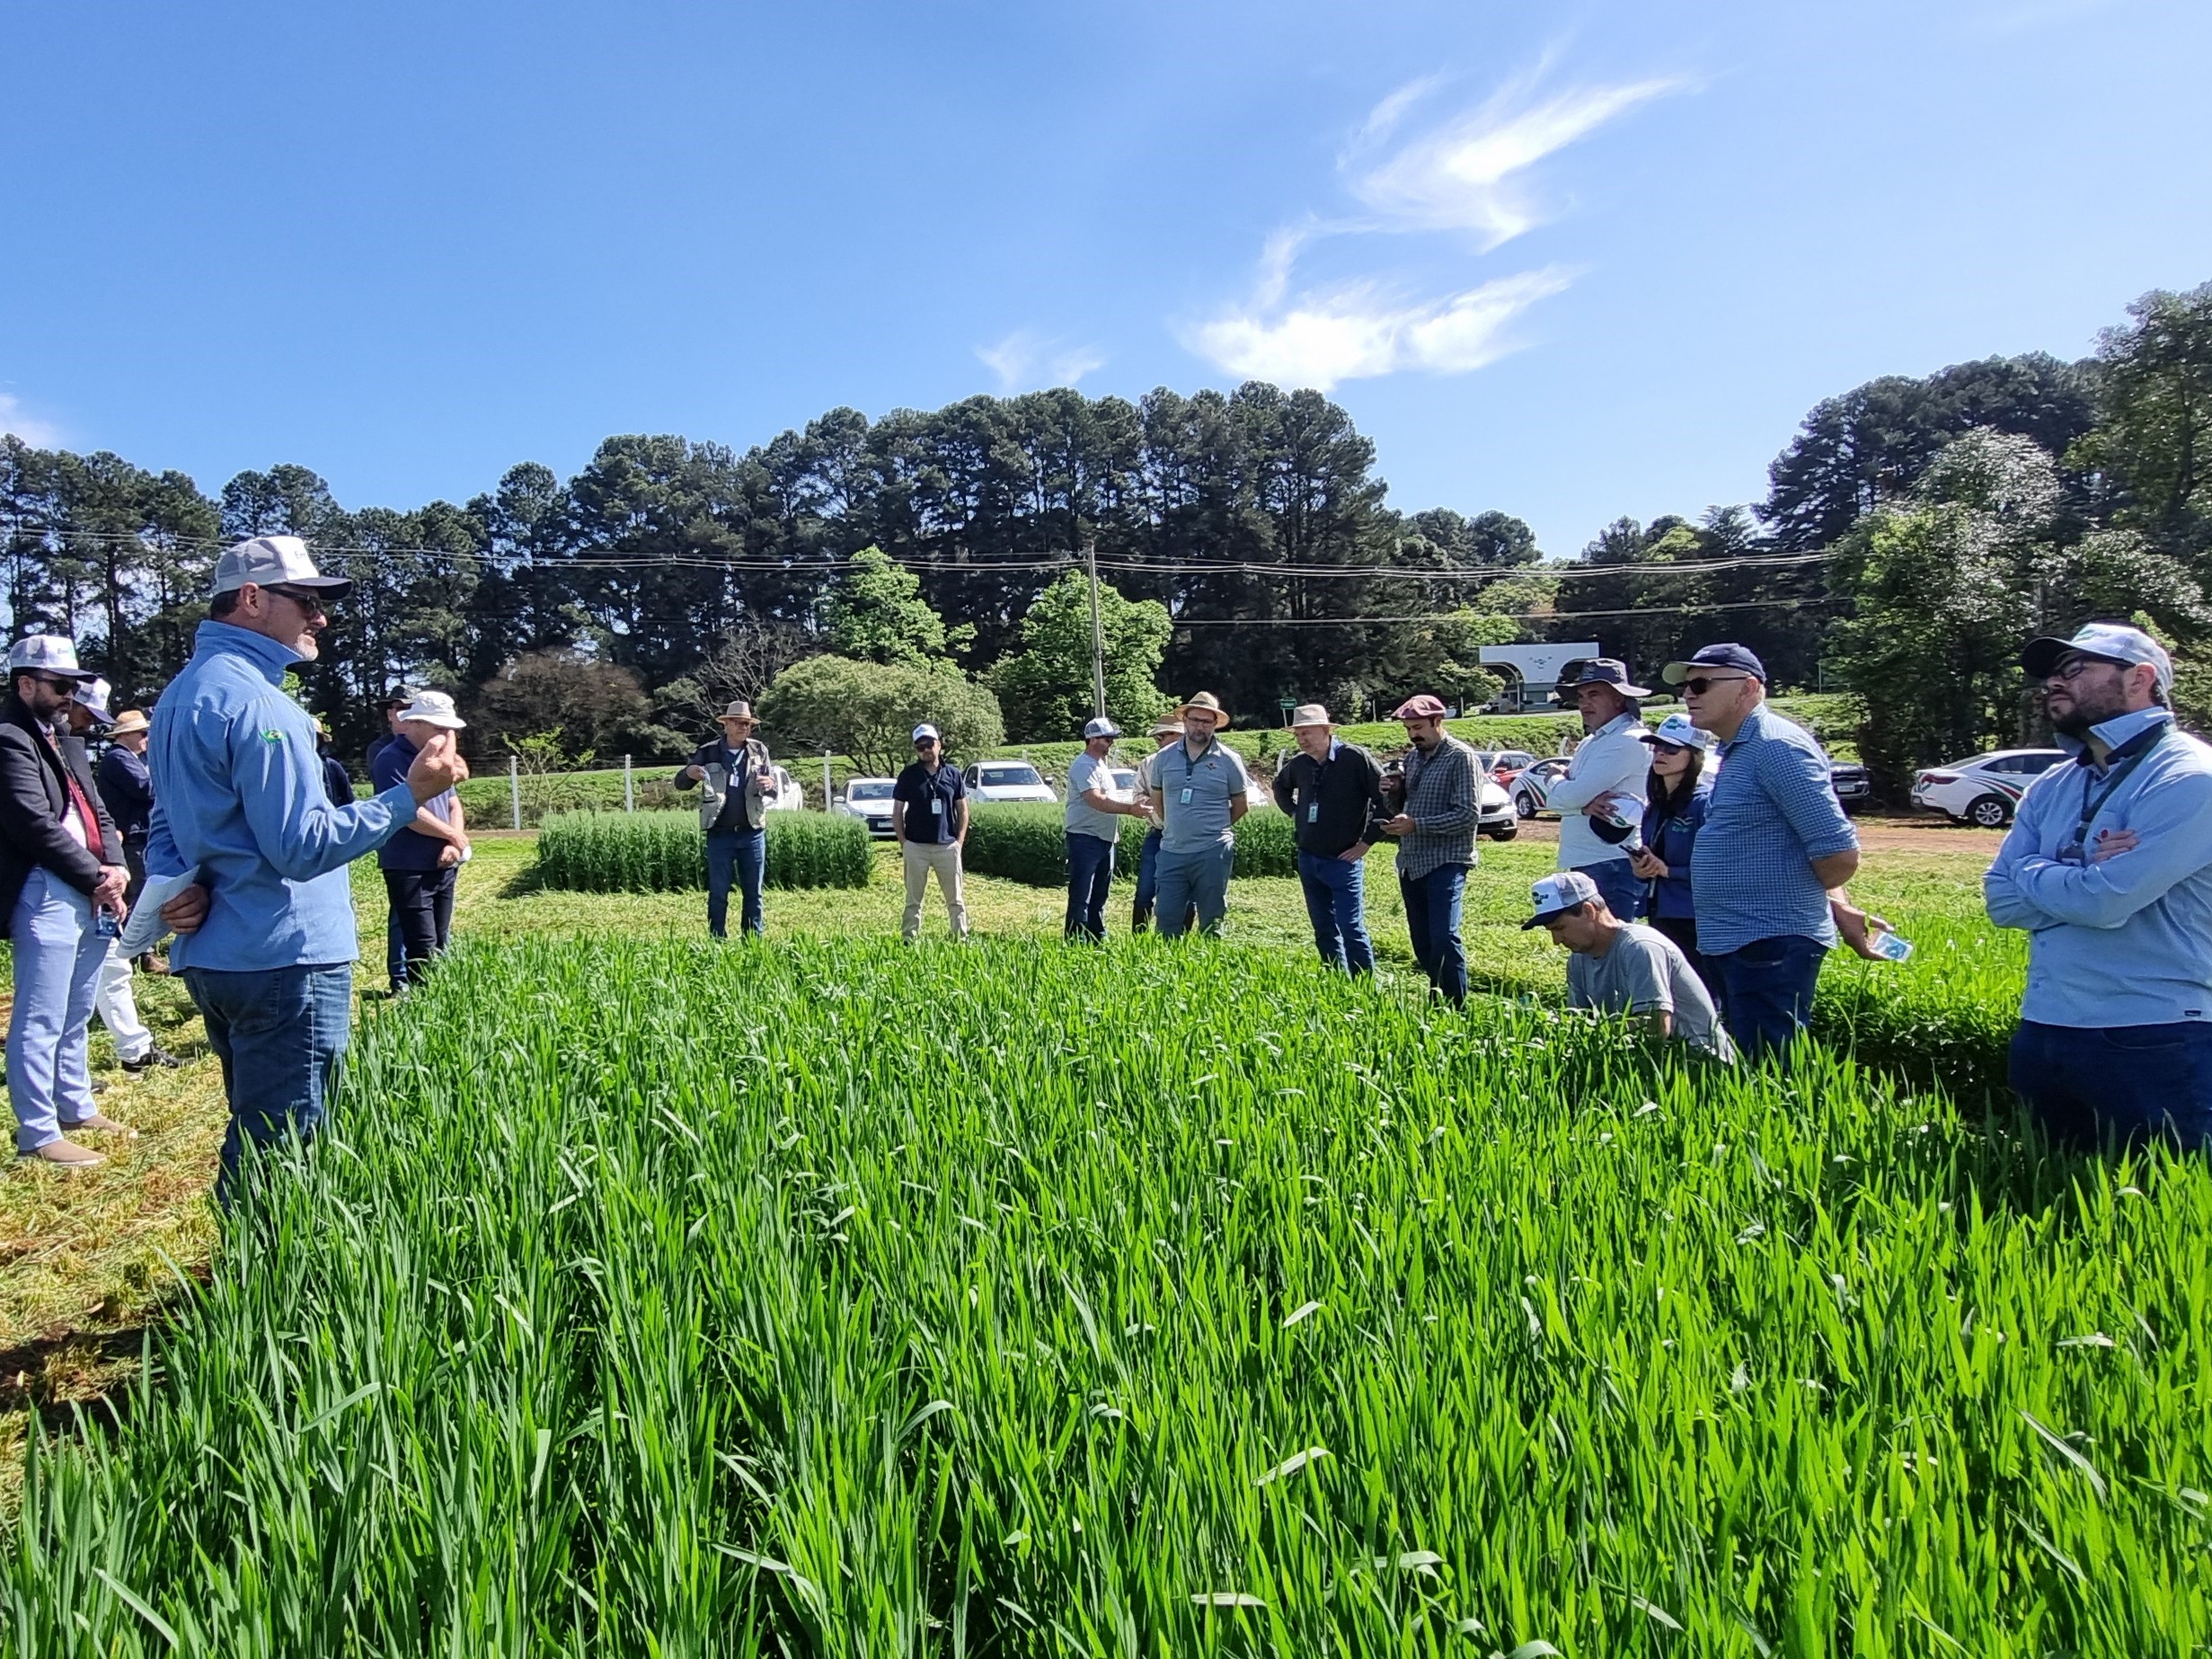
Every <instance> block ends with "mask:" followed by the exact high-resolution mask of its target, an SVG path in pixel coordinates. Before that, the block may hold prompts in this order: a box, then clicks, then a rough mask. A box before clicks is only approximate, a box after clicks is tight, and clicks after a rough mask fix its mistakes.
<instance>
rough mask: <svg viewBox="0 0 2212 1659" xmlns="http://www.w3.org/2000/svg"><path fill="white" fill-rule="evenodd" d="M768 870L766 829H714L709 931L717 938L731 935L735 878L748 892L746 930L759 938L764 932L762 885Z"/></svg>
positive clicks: (709, 856) (709, 852) (709, 841)
mask: <svg viewBox="0 0 2212 1659" xmlns="http://www.w3.org/2000/svg"><path fill="white" fill-rule="evenodd" d="M767 871H768V832H767V831H766V830H708V831H707V835H706V930H707V931H708V932H709V933H711V934H712V935H713V936H715V937H716V938H718V939H721V938H726V937H728V936H729V928H730V877H731V876H732V875H735V876H736V877H737V879H738V882H739V884H740V885H741V886H742V888H743V890H744V900H745V909H744V916H743V924H742V925H743V927H744V928H745V931H746V932H748V933H749V934H751V935H753V936H755V937H756V938H757V937H758V936H760V934H761V932H762V927H761V919H760V883H761V878H762V877H763V876H765V874H767Z"/></svg>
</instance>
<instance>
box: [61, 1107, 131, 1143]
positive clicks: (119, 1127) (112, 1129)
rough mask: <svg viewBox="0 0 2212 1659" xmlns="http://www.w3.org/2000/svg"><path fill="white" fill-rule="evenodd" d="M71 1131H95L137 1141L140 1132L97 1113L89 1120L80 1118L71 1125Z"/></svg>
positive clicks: (88, 1118) (101, 1113) (105, 1114)
mask: <svg viewBox="0 0 2212 1659" xmlns="http://www.w3.org/2000/svg"><path fill="white" fill-rule="evenodd" d="M69 1127H70V1128H71V1129H94V1130H98V1131H100V1132H101V1133H102V1134H103V1135H120V1136H122V1137H123V1139H124V1140H137V1138H138V1131H137V1130H135V1129H133V1128H132V1127H131V1126H130V1125H129V1124H128V1123H119V1122H116V1121H115V1120H114V1119H113V1118H111V1117H110V1116H109V1115H108V1114H107V1113H104V1112H95V1113H93V1114H92V1116H90V1117H87V1118H79V1119H78V1120H77V1121H76V1122H74V1123H72V1124H70V1125H69Z"/></svg>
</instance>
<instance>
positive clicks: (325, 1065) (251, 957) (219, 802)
mask: <svg viewBox="0 0 2212 1659" xmlns="http://www.w3.org/2000/svg"><path fill="white" fill-rule="evenodd" d="M352 585H353V584H352V583H351V582H349V581H346V580H345V579H343V578H341V577H333V576H323V575H322V574H320V573H318V572H317V571H316V570H315V567H314V561H313V560H312V559H310V558H309V556H308V554H307V546H306V544H305V542H303V541H301V540H300V539H299V537H296V536H263V537H255V538H254V539H253V540H252V541H247V542H241V543H240V544H238V545H237V546H234V547H231V548H228V549H226V550H225V552H224V554H223V555H222V557H221V558H220V559H218V560H217V562H216V567H215V592H214V598H213V599H212V601H211V603H210V604H209V606H208V621H206V622H204V623H202V624H201V625H200V626H199V634H198V636H197V638H196V639H195V641H194V648H193V653H192V660H191V661H190V662H188V663H186V664H185V666H184V670H183V671H182V672H181V673H180V674H179V675H178V676H177V677H176V679H173V680H172V681H171V682H170V684H169V688H168V689H167V690H166V691H164V692H163V694H162V698H161V701H160V702H159V703H158V704H156V705H155V709H154V727H153V736H152V740H151V741H150V742H149V744H148V746H147V751H146V759H147V764H148V767H150V769H151V771H152V773H153V777H154V817H153V824H152V831H151V835H150V837H149V838H148V841H147V845H146V869H147V873H148V875H149V877H153V878H158V877H162V876H173V875H179V874H184V873H186V872H193V873H196V874H197V878H198V879H197V881H196V883H195V884H194V885H192V886H190V887H189V888H187V889H185V891H184V892H182V893H181V894H180V895H179V896H177V897H176V898H174V899H173V900H170V901H169V903H167V904H166V905H164V907H163V909H162V918H163V919H164V921H165V922H167V923H168V924H169V925H170V926H171V927H174V928H175V929H176V930H177V934H178V939H177V942H176V945H175V946H174V948H173V950H172V951H171V952H170V957H169V962H170V969H171V971H173V972H176V973H179V974H181V975H182V976H183V979H184V984H185V989H187V990H188V991H190V993H191V998H192V1001H193V1004H194V1005H195V1006H196V1007H198V1008H199V1012H200V1016H201V1017H202V1018H203V1019H204V1020H205V1021H206V1022H207V1027H208V1043H209V1045H210V1046H212V1047H213V1048H214V1050H215V1051H216V1053H217V1057H219V1058H220V1059H221V1060H222V1062H223V1087H224V1092H225V1094H226V1096H228V1097H229V1101H230V1111H231V1120H230V1128H229V1130H228V1131H227V1132H226V1134H225V1136H224V1138H223V1173H222V1176H221V1178H220V1179H219V1180H218V1181H217V1187H216V1193H217V1198H218V1200H220V1199H222V1198H224V1197H226V1195H227V1193H228V1192H229V1190H230V1188H231V1187H232V1185H233V1184H234V1183H235V1182H236V1180H237V1178H238V1167H239V1160H240V1158H241V1156H242V1154H243V1150H244V1143H245V1142H246V1141H248V1140H251V1141H252V1142H253V1143H254V1144H255V1145H257V1146H267V1145H269V1144H270V1143H272V1142H274V1141H277V1140H282V1139H283V1138H284V1137H285V1136H286V1135H287V1134H288V1133H290V1134H296V1135H297V1136H298V1137H299V1138H300V1139H301V1140H306V1139H309V1138H310V1137H312V1136H313V1135H314V1131H315V1129H316V1127H317V1126H318V1125H319V1124H320V1123H321V1122H322V1119H323V1102H324V1100H325V1098H326V1096H328V1093H329V1091H330V1089H331V1087H332V1085H333V1084H334V1082H335V1081H336V1078H337V1069H338V1062H339V1057H340V1056H341V1054H342V1053H343V1052H344V1051H345V1046H346V1039H347V1035H348V1032H349V1026H350V1023H351V1017H352V990H353V962H354V958H355V957H356V955H357V954H358V949H357V944H356V941H357V936H358V935H357V929H356V927H355V924H354V917H353V896H352V891H351V887H350V884H349V882H348V880H347V877H346V865H349V864H350V863H351V862H352V861H353V860H354V859H356V858H358V857H360V856H363V855H364V854H367V853H373V852H375V851H376V849H377V848H378V847H382V846H383V845H384V843H385V841H387V840H388V839H390V838H392V837H393V836H394V835H395V834H397V833H398V832H399V831H400V830H403V829H404V828H405V827H406V826H407V825H408V824H410V823H411V822H413V821H414V817H415V809H416V808H417V807H418V806H420V805H422V804H423V803H427V802H429V801H431V800H433V799H435V798H436V797H437V796H438V795H439V794H442V793H444V792H445V791H446V790H447V789H449V788H451V787H452V786H453V785H455V784H456V783H458V782H459V781H460V780H461V779H463V778H465V777H466V776H468V766H467V763H466V762H465V761H464V760H463V759H461V757H460V755H459V754H458V752H457V751H456V749H455V747H454V741H453V735H452V733H450V732H440V733H439V734H438V736H437V737H435V738H433V739H432V740H431V741H429V742H428V743H427V744H425V745H424V747H423V749H422V752H421V753H420V754H419V755H418V756H417V757H416V758H415V761H414V764H413V765H412V766H411V767H410V768H409V770H408V774H407V776H406V778H405V780H404V781H403V782H402V783H400V784H398V785H394V786H393V787H392V788H389V789H387V790H385V792H384V793H383V794H378V795H376V796H373V797H371V798H370V799H368V800H367V801H360V802H356V803H353V804H351V805H349V806H340V805H336V804H333V803H332V801H331V799H330V797H329V795H328V794H326V793H325V792H324V790H323V762H322V757H321V756H320V754H318V753H317V751H316V746H315V732H314V722H313V720H312V719H311V718H310V717H309V716H308V714H307V711H306V710H305V709H304V708H302V707H300V705H298V704H296V703H295V702H294V701H293V700H292V699H291V698H290V697H288V696H286V695H285V693H284V689H283V687H284V676H285V671H286V670H288V669H289V668H290V667H291V666H292V665H293V664H294V663H296V662H302V661H314V658H315V656H316V655H317V647H316V643H315V635H316V634H318V633H320V632H321V631H322V629H323V627H324V626H326V625H327V618H326V616H325V613H324V607H325V605H327V604H330V603H333V602H335V601H336V600H338V599H342V598H344V597H345V594H346V592H347V591H348V590H349V589H350V588H351V587H352Z"/></svg>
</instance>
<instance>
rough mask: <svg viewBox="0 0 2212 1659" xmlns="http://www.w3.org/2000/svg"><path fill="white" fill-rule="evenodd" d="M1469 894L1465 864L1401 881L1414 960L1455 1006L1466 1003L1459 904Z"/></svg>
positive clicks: (1399, 884) (1399, 894) (1446, 867)
mask: <svg viewBox="0 0 2212 1659" xmlns="http://www.w3.org/2000/svg"><path fill="white" fill-rule="evenodd" d="M1466 892H1467V866H1466V865H1464V864H1447V865H1438V866H1437V867H1436V868H1435V869H1433V870H1431V871H1429V874H1426V875H1417V876H1414V877H1412V878H1411V879H1410V880H1409V879H1408V878H1407V877H1405V876H1400V877H1399V878H1398V896H1399V897H1400V898H1402V899H1403V900H1405V931H1406V935H1407V936H1408V937H1409V938H1410V939H1411V941H1412V945H1413V960H1414V961H1415V962H1417V963H1420V967H1421V971H1422V972H1423V973H1425V974H1427V975H1428V976H1429V984H1430V985H1432V986H1434V987H1435V988H1436V989H1438V990H1439V991H1441V992H1443V994H1444V995H1445V996H1447V997H1448V998H1451V999H1452V1001H1453V1003H1454V1004H1455V1005H1457V1004H1460V1003H1464V1002H1465V1001H1466V1000H1467V952H1466V947H1465V946H1464V945H1461V944H1460V942H1459V911H1460V901H1461V900H1463V899H1464V897H1465V896H1466Z"/></svg>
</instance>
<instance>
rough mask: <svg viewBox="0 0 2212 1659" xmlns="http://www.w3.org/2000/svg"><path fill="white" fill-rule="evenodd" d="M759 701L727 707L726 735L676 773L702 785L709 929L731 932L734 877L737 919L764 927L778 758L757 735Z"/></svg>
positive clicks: (751, 930) (681, 785)
mask: <svg viewBox="0 0 2212 1659" xmlns="http://www.w3.org/2000/svg"><path fill="white" fill-rule="evenodd" d="M721 725H722V734H721V738H720V739H719V740H718V741H714V742H711V743H704V744H702V745H701V746H700V747H699V749H698V750H697V751H696V752H695V753H694V754H693V756H692V758H691V761H690V764H689V765H687V766H686V767H685V768H684V769H683V770H682V771H680V772H678V773H677V775H676V786H677V788H678V789H689V788H691V787H692V786H693V785H698V786H699V788H700V790H701V794H700V796H699V827H700V828H701V829H702V830H705V831H706V930H707V931H708V932H709V933H711V934H712V935H713V936H715V937H716V938H718V939H721V938H726V937H728V936H729V926H730V881H731V879H732V878H733V877H734V878H735V879H736V881H737V882H738V883H739V887H740V888H741V889H742V890H743V897H744V906H745V909H744V912H743V915H742V917H741V918H740V921H739V925H740V926H741V927H743V928H744V930H745V932H746V933H748V934H749V935H751V936H753V937H754V938H758V937H759V936H761V933H762V932H763V931H764V928H763V924H762V920H761V901H760V892H761V885H762V883H763V882H764V881H765V879H766V876H767V873H768V803H769V802H770V801H771V800H772V799H774V795H775V762H774V760H772V759H769V755H768V746H767V745H766V744H765V743H764V742H762V741H760V740H759V739H758V738H757V737H755V736H754V735H753V726H754V720H753V705H751V704H750V703H748V702H747V701H746V700H745V699H744V698H742V697H739V699H738V700H737V701H736V702H734V703H732V704H731V705H730V706H729V707H728V708H725V709H724V710H722V717H721Z"/></svg>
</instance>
